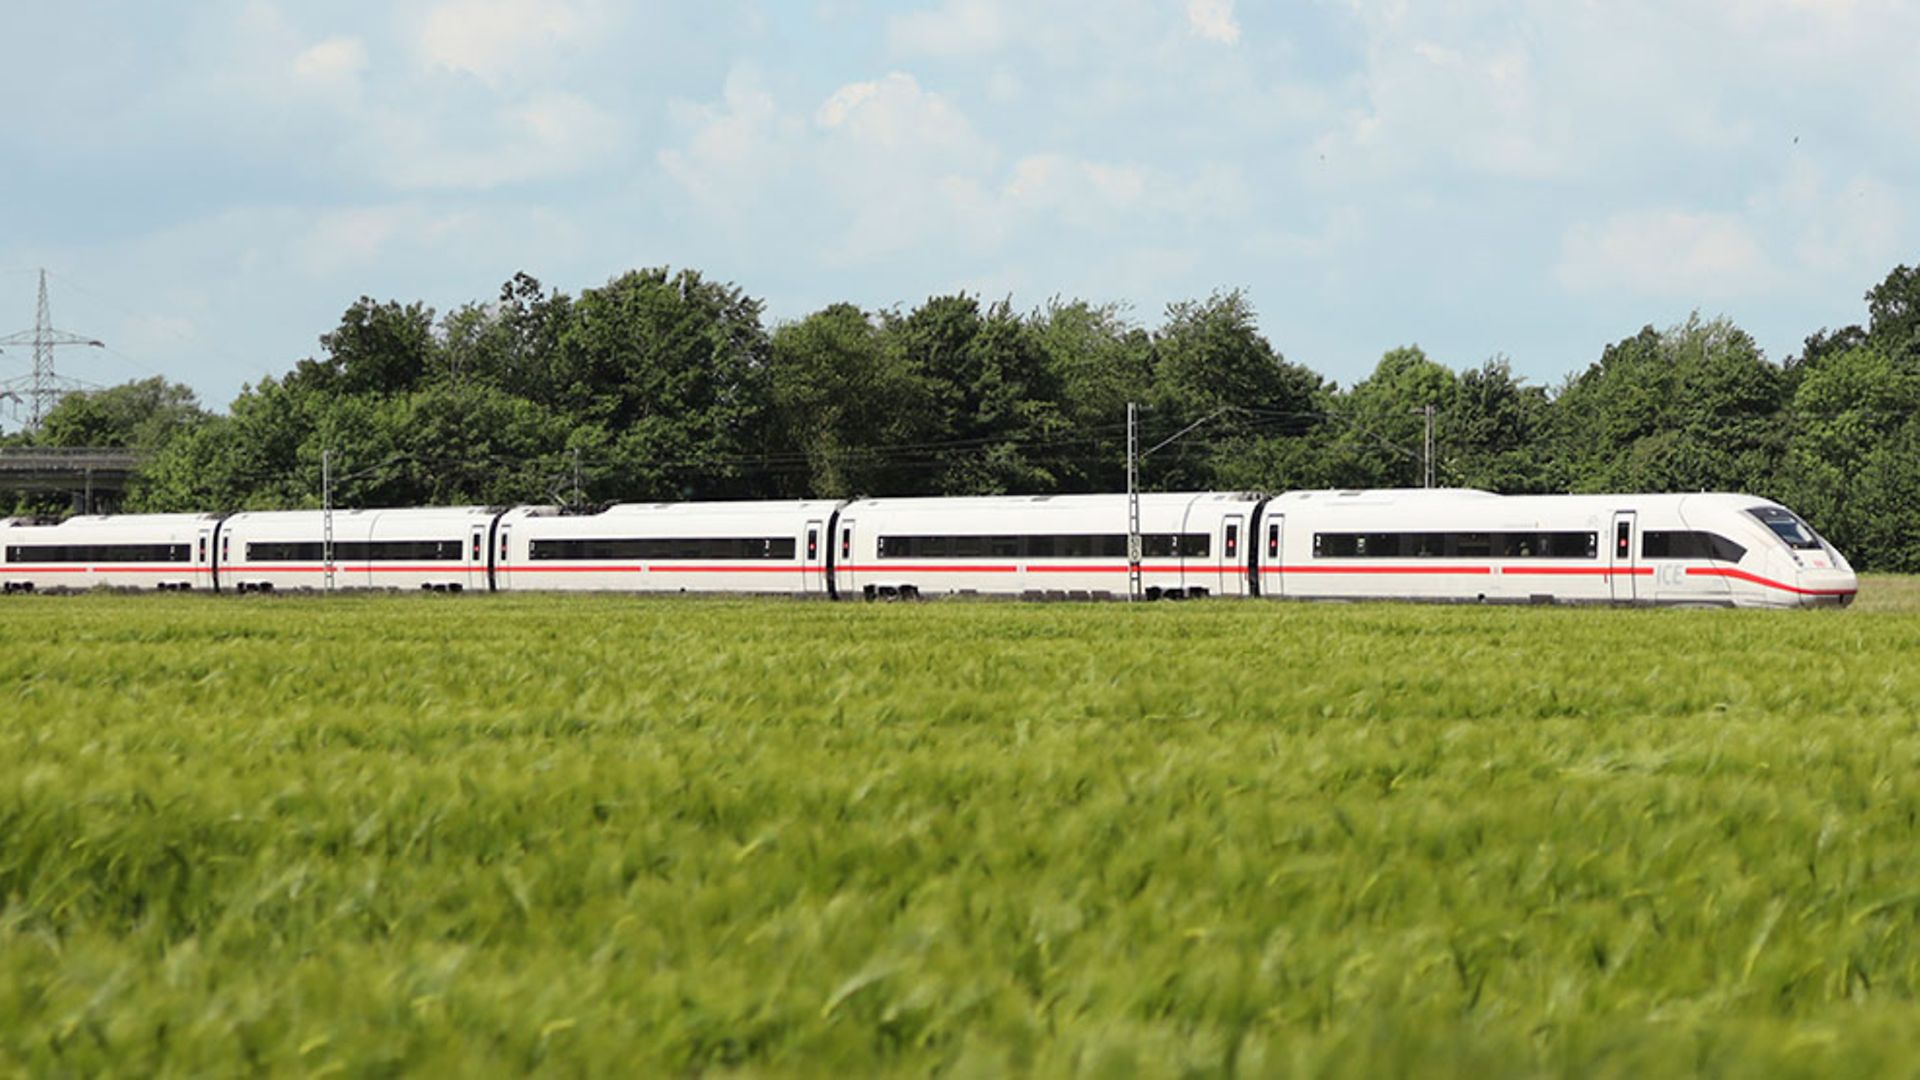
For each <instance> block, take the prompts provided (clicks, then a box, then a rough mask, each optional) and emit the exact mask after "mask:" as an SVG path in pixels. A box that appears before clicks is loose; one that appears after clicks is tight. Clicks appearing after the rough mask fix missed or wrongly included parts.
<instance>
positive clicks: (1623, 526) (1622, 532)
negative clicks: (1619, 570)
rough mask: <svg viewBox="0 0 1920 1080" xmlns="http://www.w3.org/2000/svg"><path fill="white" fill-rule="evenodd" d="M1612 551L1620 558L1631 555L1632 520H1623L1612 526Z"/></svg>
mask: <svg viewBox="0 0 1920 1080" xmlns="http://www.w3.org/2000/svg"><path fill="white" fill-rule="evenodd" d="M1613 553H1614V554H1615V555H1616V556H1618V557H1620V558H1622V559H1626V558H1631V557H1632V556H1633V522H1631V521H1623V522H1621V523H1620V524H1619V525H1617V526H1615V527H1614V530H1613Z"/></svg>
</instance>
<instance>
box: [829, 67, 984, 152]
mask: <svg viewBox="0 0 1920 1080" xmlns="http://www.w3.org/2000/svg"><path fill="white" fill-rule="evenodd" d="M813 120H814V123H815V124H816V125H818V126H819V127H820V128H821V129H823V130H825V131H827V132H829V133H831V134H832V136H833V137H834V138H836V139H841V140H844V141H846V142H849V143H852V144H854V145H857V146H860V147H863V148H866V149H870V150H877V151H880V152H883V153H886V154H890V155H905V156H907V157H909V158H911V159H913V160H914V161H916V162H922V163H925V162H944V163H947V164H950V165H953V166H957V167H962V168H965V167H970V166H978V165H979V164H982V163H985V162H986V161H988V160H989V159H990V158H991V157H992V155H993V148H992V147H991V146H989V145H988V144H987V143H986V142H985V140H983V139H981V138H980V136H979V134H978V133H977V132H975V131H974V129H973V125H972V124H971V123H969V122H968V121H967V118H966V117H965V116H964V115H962V114H961V112H960V110H959V109H958V108H956V107H955V106H954V105H953V103H952V102H950V101H949V100H947V99H946V98H945V97H943V96H942V95H940V94H936V93H932V92H930V91H927V90H923V89H921V87H920V83H919V82H918V81H917V80H915V79H914V77H913V76H911V75H907V74H904V73H902V72H898V71H896V72H893V73H892V74H889V75H887V76H886V77H885V78H882V79H878V80H875V81H872V82H856V83H848V84H847V85H845V86H842V87H841V88H840V89H838V90H836V91H834V92H833V94H832V95H831V96H830V97H828V98H827V100H826V101H825V102H823V103H822V104H821V105H820V107H819V108H818V109H817V110H815V111H814V114H813Z"/></svg>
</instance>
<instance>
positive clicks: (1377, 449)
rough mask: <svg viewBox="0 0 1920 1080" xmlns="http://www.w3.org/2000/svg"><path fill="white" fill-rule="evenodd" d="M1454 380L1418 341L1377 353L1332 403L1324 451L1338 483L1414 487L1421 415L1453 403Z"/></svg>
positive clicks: (1422, 439)
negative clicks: (1364, 372)
mask: <svg viewBox="0 0 1920 1080" xmlns="http://www.w3.org/2000/svg"><path fill="white" fill-rule="evenodd" d="M1456 384H1457V379H1456V377H1455V376H1454V374H1453V371H1452V370H1451V369H1449V368H1448V367H1446V366H1445V365H1444V364H1440V363H1436V362H1435V361H1433V360H1431V359H1429V358H1428V357H1427V354H1426V353H1425V352H1424V351H1422V350H1421V348H1420V347H1419V346H1418V345H1409V346H1404V347H1402V348H1398V349H1392V350H1390V351H1388V352H1387V353H1386V354H1385V355H1383V356H1381V357H1380V362H1379V363H1378V364H1376V365H1375V366H1374V369H1373V374H1371V375H1369V376H1368V377H1367V378H1365V379H1362V380H1361V381H1360V382H1358V383H1355V384H1354V387H1353V389H1352V390H1349V391H1348V392H1347V393H1345V394H1343V395H1340V396H1338V397H1337V398H1335V399H1334V400H1333V403H1332V409H1331V413H1332V415H1333V417H1334V418H1335V423H1334V425H1333V428H1332V430H1331V432H1330V435H1331V438H1329V439H1328V440H1327V453H1328V455H1329V456H1330V457H1331V458H1332V460H1333V461H1334V462H1335V466H1334V472H1335V475H1336V477H1337V480H1338V483H1339V485H1340V486H1343V487H1419V486H1420V485H1421V483H1422V482H1423V477H1422V475H1421V471H1422V464H1423V462H1422V458H1421V454H1422V444H1423V443H1424V442H1425V440H1426V430H1425V429H1426V419H1425V417H1424V416H1423V415H1422V414H1423V412H1424V411H1425V409H1426V407H1427V406H1432V407H1433V408H1434V409H1435V410H1436V412H1437V411H1439V410H1441V409H1444V408H1446V407H1447V406H1448V405H1450V404H1452V402H1453V400H1454V396H1455V394H1456V392H1457V385H1456ZM1438 427H1439V425H1438V424H1436V429H1438ZM1437 471H1438V470H1436V472H1437Z"/></svg>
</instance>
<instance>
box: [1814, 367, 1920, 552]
mask: <svg viewBox="0 0 1920 1080" xmlns="http://www.w3.org/2000/svg"><path fill="white" fill-rule="evenodd" d="M1791 415H1792V421H1793V429H1794V430H1793V440H1792V446H1791V449H1790V450H1789V451H1788V454H1787V460H1786V464H1785V467H1784V469H1783V470H1782V475H1781V478H1780V493H1781V497H1782V498H1783V499H1784V500H1786V501H1787V503H1788V505H1790V506H1793V507H1795V508H1796V509H1799V510H1800V512H1801V513H1803V514H1805V515H1807V517H1808V518H1809V519H1810V520H1813V521H1816V522H1818V523H1819V526H1820V528H1821V529H1822V530H1823V531H1824V532H1825V533H1826V535H1827V537H1828V539H1830V540H1832V541H1833V542H1834V543H1835V544H1836V545H1838V546H1839V547H1840V549H1841V550H1842V551H1846V552H1861V553H1865V554H1867V556H1868V561H1869V562H1870V564H1871V565H1874V566H1878V567H1882V568H1887V569H1894V570H1903V571H1909V572H1911V571H1915V570H1920V356H1916V357H1913V358H1912V359H1908V360H1900V361H1896V360H1895V359H1894V358H1893V357H1892V356H1890V355H1889V354H1888V353H1887V352H1886V351H1885V350H1884V349H1882V348H1881V347H1879V346H1877V345H1865V344H1863V345H1860V346H1858V347H1856V348H1853V349H1851V350H1848V351H1846V352H1843V353H1840V354H1838V355H1833V356H1828V357H1826V358H1824V359H1823V360H1822V362H1821V363H1820V365H1819V366H1818V367H1817V368H1815V369H1814V370H1812V371H1811V372H1810V373H1807V374H1805V375H1804V376H1803V378H1802V379H1801V381H1800V385H1799V387H1798V388H1797V390H1796V391H1795V393H1794V397H1793V411H1792V414H1791Z"/></svg>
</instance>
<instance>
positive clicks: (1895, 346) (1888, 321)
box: [1867, 265, 1920, 362]
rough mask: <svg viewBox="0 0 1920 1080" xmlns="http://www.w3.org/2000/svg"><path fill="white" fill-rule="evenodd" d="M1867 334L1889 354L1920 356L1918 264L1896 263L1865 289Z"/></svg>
mask: <svg viewBox="0 0 1920 1080" xmlns="http://www.w3.org/2000/svg"><path fill="white" fill-rule="evenodd" d="M1867 314H1868V317H1869V322H1868V330H1867V334H1868V337H1869V338H1870V340H1871V341H1872V342H1873V344H1875V345H1877V346H1879V347H1880V349H1881V350H1882V351H1884V352H1885V353H1886V354H1887V355H1888V356H1889V357H1891V358H1892V359H1894V360H1896V361H1901V362H1904V361H1906V360H1909V359H1913V358H1920V266H1915V267H1908V266H1904V265H1902V266H1896V267H1894V268H1893V272H1892V273H1890V274H1888V275H1887V276H1886V278H1885V279H1884V280H1883V281H1881V282H1880V284H1878V285H1875V286H1874V287H1873V288H1872V289H1869V290H1868V291H1867Z"/></svg>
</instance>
